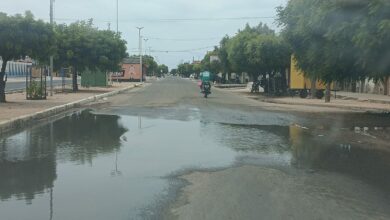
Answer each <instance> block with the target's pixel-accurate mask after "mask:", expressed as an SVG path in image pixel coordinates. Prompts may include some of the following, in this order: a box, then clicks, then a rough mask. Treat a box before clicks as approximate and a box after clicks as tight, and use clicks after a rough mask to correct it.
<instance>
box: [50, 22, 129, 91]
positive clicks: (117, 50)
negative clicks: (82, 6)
mask: <svg viewBox="0 0 390 220" xmlns="http://www.w3.org/2000/svg"><path fill="white" fill-rule="evenodd" d="M56 36H57V42H58V44H57V50H56V51H57V53H56V56H55V64H56V68H57V69H59V68H61V67H64V66H67V67H72V71H73V91H77V90H78V86H77V75H78V73H79V72H82V71H84V70H86V69H89V70H92V71H93V70H98V69H99V70H101V71H119V70H120V62H121V61H122V60H123V58H125V57H126V56H127V53H126V50H127V49H126V41H124V40H122V39H121V37H120V35H118V34H116V33H114V32H112V31H100V30H98V29H97V28H95V27H93V22H92V20H89V21H88V22H85V21H79V22H76V23H72V24H70V25H69V26H68V25H65V24H61V25H58V26H57V27H56Z"/></svg>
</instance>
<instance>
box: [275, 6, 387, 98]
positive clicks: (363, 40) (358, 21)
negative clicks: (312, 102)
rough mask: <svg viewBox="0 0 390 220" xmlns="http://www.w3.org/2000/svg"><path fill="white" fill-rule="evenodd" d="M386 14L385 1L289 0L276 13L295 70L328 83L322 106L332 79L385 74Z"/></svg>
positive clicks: (328, 95)
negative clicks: (290, 48)
mask: <svg viewBox="0 0 390 220" xmlns="http://www.w3.org/2000/svg"><path fill="white" fill-rule="evenodd" d="M389 10H390V3H389V1H386V0H375V1H364V0H356V1H345V0H343V1H340V0H329V1H320V0H291V1H289V3H288V4H287V6H286V7H285V8H279V9H278V14H279V22H280V24H281V25H282V26H283V27H284V30H283V31H284V36H285V38H286V40H287V42H288V43H289V44H290V45H291V47H292V50H293V52H294V55H295V57H296V59H297V63H298V66H299V68H300V69H302V70H303V71H304V72H305V74H306V75H307V76H309V77H315V78H318V79H321V80H323V81H324V82H326V83H327V94H326V99H325V100H326V102H329V101H330V91H329V89H330V83H331V82H333V81H343V80H348V79H349V80H351V79H352V80H358V79H362V78H365V77H367V76H370V74H371V73H379V74H383V75H384V76H388V75H389V73H390V69H389V66H390V64H389V62H388V59H389V57H390V54H389V52H388V51H389V47H390V46H389V45H390V43H389V39H390V31H389V28H388V27H390V22H389V18H390V17H389V16H390V15H389V13H388V11H389ZM303 12H304V13H303Z"/></svg>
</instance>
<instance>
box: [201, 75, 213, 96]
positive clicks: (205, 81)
mask: <svg viewBox="0 0 390 220" xmlns="http://www.w3.org/2000/svg"><path fill="white" fill-rule="evenodd" d="M210 75H211V74H210V72H207V71H205V72H201V73H200V80H201V84H200V89H201V92H202V93H203V92H204V85H206V84H208V85H209V88H210V90H211V84H210Z"/></svg>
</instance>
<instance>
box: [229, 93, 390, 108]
mask: <svg viewBox="0 0 390 220" xmlns="http://www.w3.org/2000/svg"><path fill="white" fill-rule="evenodd" d="M223 90H227V91H231V92H234V93H240V94H242V95H244V96H247V97H248V98H252V99H256V100H259V101H262V102H267V103H274V104H282V105H290V106H308V107H309V106H311V107H312V106H315V107H323V108H324V109H325V108H338V109H344V110H351V111H372V112H390V96H389V97H386V96H384V95H374V94H359V93H346V92H337V96H338V98H337V99H334V94H333V96H332V99H331V102H330V103H325V101H324V99H309V98H307V99H301V98H299V97H298V96H295V97H280V98H278V97H266V96H263V95H261V94H252V93H250V87H247V88H229V89H223ZM346 97H347V98H346ZM348 97H349V98H348Z"/></svg>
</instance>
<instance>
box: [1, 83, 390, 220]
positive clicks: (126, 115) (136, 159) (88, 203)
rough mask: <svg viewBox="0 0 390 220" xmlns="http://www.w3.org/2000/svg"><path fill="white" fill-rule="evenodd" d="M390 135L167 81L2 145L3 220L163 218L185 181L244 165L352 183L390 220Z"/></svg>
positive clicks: (347, 120) (374, 121) (349, 120)
mask: <svg viewBox="0 0 390 220" xmlns="http://www.w3.org/2000/svg"><path fill="white" fill-rule="evenodd" d="M389 134H390V116H388V115H373V114H360V113H353V114H345V113H344V114H341V113H338V114H336V113H302V112H288V111H285V109H283V108H280V107H279V109H275V108H272V109H270V108H269V106H267V105H265V104H262V103H261V102H258V101H255V100H251V99H247V98H244V97H242V96H240V95H236V94H232V93H229V92H224V91H220V90H213V91H212V94H211V96H210V97H209V98H208V99H205V98H203V97H202V96H201V94H200V93H199V88H197V86H196V83H195V82H192V81H190V80H188V79H179V78H168V79H164V80H159V81H155V82H152V83H151V84H148V85H146V86H145V87H143V88H138V89H136V90H133V91H130V92H128V93H125V94H121V95H118V96H116V97H112V98H109V100H108V103H106V104H104V105H101V106H98V107H95V108H92V109H90V110H84V111H79V112H75V113H72V114H69V115H67V116H65V117H63V118H60V119H56V120H53V121H51V122H49V123H44V124H42V125H37V126H34V127H31V128H27V129H25V130H22V131H16V132H14V133H12V134H8V135H6V136H3V137H1V139H0V219H7V220H13V219H15V220H24V219H26V220H27V219H55V220H63V219H64V220H65V219H75V220H77V219H96V220H98V219H160V218H162V217H164V216H169V213H168V212H169V211H170V205H171V204H172V203H174V202H175V200H176V199H177V198H178V194H179V193H180V189H181V188H182V187H183V186H185V185H186V182H184V181H182V180H180V178H177V177H179V176H180V175H181V174H186V173H191V172H192V171H205V172H206V171H213V170H223V169H226V168H229V167H239V166H243V165H254V166H259V167H270V168H273V169H277V170H281V171H283V172H285V173H289V174H291V175H295V176H299V175H310V174H312V173H316V174H319V175H324V177H326V174H327V173H332V174H333V173H334V174H337V175H341V176H345V177H348V178H349V179H352V180H353V181H358V182H359V183H364V184H365V186H367V187H369V189H370V190H374V191H375V192H378V194H379V195H381V196H379V198H378V200H377V201H375V200H374V201H373V202H374V203H375V202H377V203H378V204H377V207H379V208H378V210H379V211H383V210H385V208H383V207H386V206H387V205H388V204H389V203H388V204H386V202H389V201H390V199H389V198H390V146H389V144H388V143H389V141H390V135H389ZM340 185H342V184H340ZM249 190H250V189H249ZM227 196H228V195H227ZM383 203H385V204H383ZM384 212H386V211H384ZM167 213H168V214H167ZM385 214H389V213H385ZM389 216H390V215H389Z"/></svg>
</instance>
